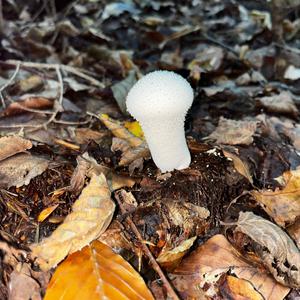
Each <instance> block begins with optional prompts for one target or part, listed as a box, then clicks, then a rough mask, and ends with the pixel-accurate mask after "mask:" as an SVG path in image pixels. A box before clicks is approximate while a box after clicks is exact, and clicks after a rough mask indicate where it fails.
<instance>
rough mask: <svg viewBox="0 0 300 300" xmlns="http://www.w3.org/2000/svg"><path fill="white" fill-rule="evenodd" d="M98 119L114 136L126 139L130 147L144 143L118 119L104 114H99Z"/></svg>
mask: <svg viewBox="0 0 300 300" xmlns="http://www.w3.org/2000/svg"><path fill="white" fill-rule="evenodd" d="M99 120H100V121H101V122H102V123H103V124H104V125H105V126H106V127H107V128H108V129H109V130H110V131H111V132H112V134H113V135H114V136H116V137H118V138H120V139H124V140H126V141H127V142H128V143H129V145H130V146H131V147H138V146H140V145H141V144H143V143H144V141H143V140H142V139H141V138H139V137H136V136H134V135H133V134H132V133H130V132H129V131H128V130H127V129H126V128H125V127H124V126H123V125H122V123H121V122H119V121H118V120H114V119H112V118H110V117H109V116H108V115H106V114H102V115H100V116H99Z"/></svg>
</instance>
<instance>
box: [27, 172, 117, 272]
mask: <svg viewBox="0 0 300 300" xmlns="http://www.w3.org/2000/svg"><path fill="white" fill-rule="evenodd" d="M114 210H115V204H114V202H113V201H112V200H111V198H110V190H109V188H108V185H107V183H106V179H105V176H104V175H103V174H101V175H99V176H96V175H94V176H92V178H91V181H90V183H89V185H88V186H87V187H85V188H84V189H83V191H82V193H81V195H80V196H79V198H78V200H77V201H76V202H75V203H74V204H73V211H72V213H70V214H69V215H68V216H67V217H66V218H65V220H64V222H63V224H61V225H60V226H59V227H58V228H57V229H56V230H55V231H54V232H53V233H52V235H51V236H50V237H48V238H46V239H44V240H43V241H41V242H40V243H38V244H35V245H32V252H33V255H34V256H37V257H38V259H39V262H40V267H41V268H42V269H43V270H48V269H50V268H52V267H54V266H56V265H57V264H58V263H59V262H60V261H62V260H63V259H64V258H65V257H66V256H67V255H68V254H69V253H73V252H75V251H77V250H79V249H81V248H83V247H84V246H86V245H87V244H89V243H90V242H91V241H93V240H94V239H96V238H97V237H99V235H100V234H101V233H103V232H104V231H105V230H106V228H107V227H108V225H109V224H110V222H111V219H112V216H113V213H114Z"/></svg>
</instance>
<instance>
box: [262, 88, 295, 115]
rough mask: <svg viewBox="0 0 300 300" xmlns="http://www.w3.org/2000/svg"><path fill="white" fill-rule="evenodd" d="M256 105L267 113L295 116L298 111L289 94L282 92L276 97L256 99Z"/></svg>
mask: <svg viewBox="0 0 300 300" xmlns="http://www.w3.org/2000/svg"><path fill="white" fill-rule="evenodd" d="M257 101H258V103H259V104H260V105H261V106H262V107H263V108H264V109H265V110H267V111H268V112H274V113H286V114H292V115H297V114H298V109H297V107H296V105H295V103H294V101H293V98H292V95H291V93H290V92H287V91H282V92H281V93H280V94H278V95H273V96H268V97H262V98H259V99H257Z"/></svg>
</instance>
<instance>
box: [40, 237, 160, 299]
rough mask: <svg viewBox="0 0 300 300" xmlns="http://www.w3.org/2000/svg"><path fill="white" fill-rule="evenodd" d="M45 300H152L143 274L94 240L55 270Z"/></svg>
mask: <svg viewBox="0 0 300 300" xmlns="http://www.w3.org/2000/svg"><path fill="white" fill-rule="evenodd" d="M44 299H45V300H57V299H60V300H84V299H86V300H96V299H99V300H100V299H113V300H114V299H118V300H126V299H127V300H129V299H130V300H131V299H136V300H142V299H144V300H148V299H149V300H153V299H154V298H153V296H152V294H151V292H150V291H149V289H148V288H147V286H146V284H145V282H144V281H143V279H142V278H141V277H140V275H139V274H138V273H137V272H136V271H135V270H134V269H133V268H132V267H131V265H130V264H129V263H128V262H127V261H125V260H124V259H123V258H122V257H121V256H120V255H117V254H115V253H114V252H113V251H112V250H111V249H110V248H109V247H108V246H106V245H105V244H103V243H101V242H98V241H94V242H93V243H92V244H91V245H89V246H86V247H84V248H83V249H82V250H81V251H78V252H75V253H73V254H71V255H70V256H69V257H68V258H67V259H66V260H65V261H64V262H63V263H62V264H61V265H60V266H59V267H58V268H57V269H56V271H55V273H54V275H53V277H52V279H51V281H50V283H49V285H48V288H47V291H46V295H45V298H44Z"/></svg>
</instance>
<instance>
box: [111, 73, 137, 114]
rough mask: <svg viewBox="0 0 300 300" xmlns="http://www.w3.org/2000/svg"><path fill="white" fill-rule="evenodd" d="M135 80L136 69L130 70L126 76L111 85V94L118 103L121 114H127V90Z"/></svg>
mask: <svg viewBox="0 0 300 300" xmlns="http://www.w3.org/2000/svg"><path fill="white" fill-rule="evenodd" d="M136 82H137V79H136V71H135V70H130V71H129V74H128V76H127V77H126V78H125V79H124V80H122V81H120V82H118V83H116V84H114V85H112V86H111V90H112V92H113V95H114V97H115V99H116V101H117V103H118V106H119V108H120V110H121V112H122V113H123V114H128V112H127V108H126V97H127V94H128V92H129V90H130V89H131V88H132V87H133V85H134V84H135V83H136Z"/></svg>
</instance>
